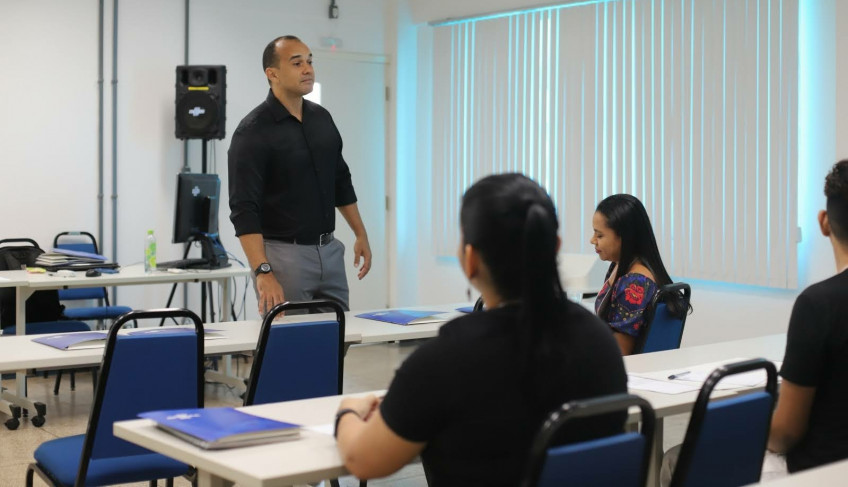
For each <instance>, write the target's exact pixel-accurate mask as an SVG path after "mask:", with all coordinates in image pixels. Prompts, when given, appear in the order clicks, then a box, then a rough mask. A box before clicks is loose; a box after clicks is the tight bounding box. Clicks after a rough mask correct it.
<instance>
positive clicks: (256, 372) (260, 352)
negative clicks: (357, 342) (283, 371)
mask: <svg viewBox="0 0 848 487" xmlns="http://www.w3.org/2000/svg"><path fill="white" fill-rule="evenodd" d="M318 308H332V309H333V311H334V312H335V313H336V321H338V322H339V343H338V346H339V370H338V391H337V394H341V393H342V382H343V379H344V339H345V316H344V309H343V308H342V307H341V305H339V303H337V302H335V301H331V300H315V301H301V302H292V301H286V302H285V303H282V304H278V305H277V306H274V307H273V308H271V310H270V311H268V313H266V314H265V318H264V319H263V320H262V328H261V330H260V331H259V341H258V342H257V344H256V352H255V353H254V354H253V366H252V367H251V370H250V378H249V379H248V382H247V392H245V394H244V405H245V406H250V405H251V404H253V400H254V398H255V397H256V388H257V387H258V385H259V376H260V373H261V371H262V365H263V362H264V360H263V359H264V358H265V349H266V345H267V343H268V337H269V336H270V334H271V327H272V326H273V325H274V323H273V321H274V318H276V316H277V315H278V314H280V313H282V312H285V311H289V310H295V309H305V310H315V309H318Z"/></svg>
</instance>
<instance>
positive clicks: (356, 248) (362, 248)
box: [353, 236, 371, 280]
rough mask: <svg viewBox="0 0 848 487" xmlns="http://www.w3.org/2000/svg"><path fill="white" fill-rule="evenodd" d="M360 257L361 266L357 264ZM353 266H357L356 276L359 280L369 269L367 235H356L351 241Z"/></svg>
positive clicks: (369, 255)
mask: <svg viewBox="0 0 848 487" xmlns="http://www.w3.org/2000/svg"><path fill="white" fill-rule="evenodd" d="M360 257H361V258H362V266H361V267H360V265H359V258H360ZM353 266H354V267H357V268H359V274H358V275H357V277H359V279H360V280H361V279H362V278H363V277H365V275H366V274H368V271H370V270H371V245H370V244H369V243H368V237H367V236H362V237H357V238H356V241H355V242H354V243H353Z"/></svg>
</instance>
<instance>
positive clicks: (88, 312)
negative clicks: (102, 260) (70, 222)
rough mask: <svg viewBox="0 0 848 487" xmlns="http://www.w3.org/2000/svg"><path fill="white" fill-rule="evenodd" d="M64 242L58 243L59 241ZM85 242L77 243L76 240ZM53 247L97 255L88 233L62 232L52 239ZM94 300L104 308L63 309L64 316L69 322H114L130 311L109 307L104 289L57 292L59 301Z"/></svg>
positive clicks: (129, 309) (124, 308)
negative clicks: (102, 304)
mask: <svg viewBox="0 0 848 487" xmlns="http://www.w3.org/2000/svg"><path fill="white" fill-rule="evenodd" d="M63 237H64V240H66V241H65V242H60V240H63ZM70 239H73V240H76V241H75V242H67V240H70ZM80 239H84V240H85V241H83V242H79V241H78V240H80ZM53 247H54V248H57V249H66V250H76V251H79V252H89V253H93V254H99V253H100V252H98V250H97V240H95V238H94V235H92V234H90V233H88V232H62V233H60V234H58V235H56V237H55V238H54V239H53ZM87 299H96V300H98V301H102V302H103V303H105V304H106V305H105V306H86V307H78V308H69V307H65V316H67V317H68V319H71V320H80V321H86V320H97V321H103V320H114V319H115V318H117V317H119V316H121V315H122V314H124V313H128V312H130V311H132V308H130V307H128V306H111V305H110V304H109V294H108V293H107V292H106V288H105V287H82V288H74V289H61V290H59V300H60V301H76V300H87Z"/></svg>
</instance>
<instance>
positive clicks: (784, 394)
mask: <svg viewBox="0 0 848 487" xmlns="http://www.w3.org/2000/svg"><path fill="white" fill-rule="evenodd" d="M824 194H825V196H827V209H826V210H822V211H820V212H819V227H820V228H821V232H822V234H823V235H824V236H825V237H827V238H828V239H829V240H830V243H831V245H832V246H833V257H834V260H835V261H836V275H834V276H833V277H831V278H829V279H826V280H824V281H821V282H819V283H816V284H813V285H812V286H810V287H808V288H807V289H805V290H804V291H803V292H802V293H801V294H800V295H799V296H798V298H797V299H796V300H795V306H794V308H793V309H792V316H791V317H790V318H789V332H788V333H787V335H786V354H785V355H784V357H783V366H782V367H781V368H780V375H781V376H782V377H783V383H782V384H781V386H780V397H779V398H778V400H777V408H776V409H775V411H774V416H773V417H772V421H771V433H770V435H769V442H768V448H769V450H771V451H774V452H777V453H785V454H786V465H787V467H788V468H789V472H790V473H794V472H797V471H799V470H805V469H808V468H813V467H816V466H819V465H823V464H825V463H830V462H835V461H837V460H843V459H846V458H848V415H846V411H848V300H846V299H845V296H847V295H848V160H842V161H839V162H837V163H836V164H835V165H834V166H833V169H832V170H831V171H830V173H829V174H828V175H827V178H826V179H825V184H824Z"/></svg>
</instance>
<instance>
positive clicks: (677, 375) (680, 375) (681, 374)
mask: <svg viewBox="0 0 848 487" xmlns="http://www.w3.org/2000/svg"><path fill="white" fill-rule="evenodd" d="M687 374H689V371H688V370H687V371H685V372H678V373H676V374H671V375H670V376H668V380H674V379H679V378H681V377H683V376H684V375H687Z"/></svg>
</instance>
